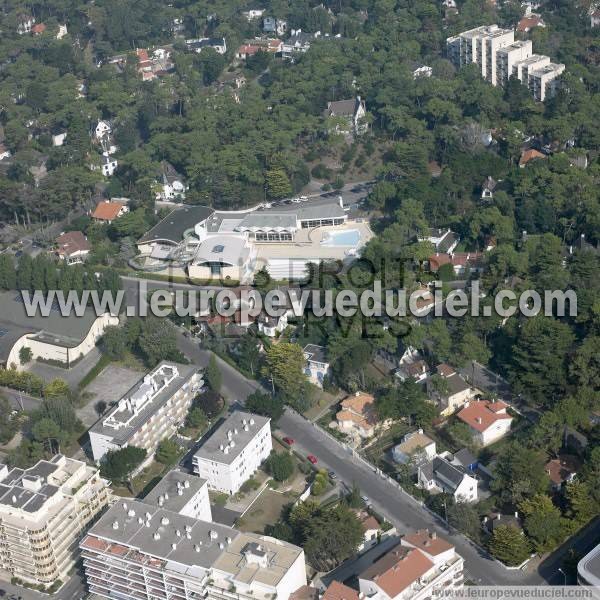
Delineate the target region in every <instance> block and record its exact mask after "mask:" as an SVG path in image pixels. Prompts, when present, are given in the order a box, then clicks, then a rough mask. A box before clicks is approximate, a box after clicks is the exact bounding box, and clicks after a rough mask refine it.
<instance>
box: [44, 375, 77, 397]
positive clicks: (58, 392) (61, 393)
mask: <svg viewBox="0 0 600 600" xmlns="http://www.w3.org/2000/svg"><path fill="white" fill-rule="evenodd" d="M70 394H71V390H70V388H69V384H68V383H67V382H66V381H65V380H64V379H58V378H57V379H53V380H52V381H51V382H50V383H49V384H48V385H47V386H46V387H45V388H44V396H45V397H46V398H68V397H69V395H70Z"/></svg>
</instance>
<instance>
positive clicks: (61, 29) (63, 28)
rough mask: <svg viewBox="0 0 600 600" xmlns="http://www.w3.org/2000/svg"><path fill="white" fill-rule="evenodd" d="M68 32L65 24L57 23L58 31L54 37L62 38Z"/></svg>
mask: <svg viewBox="0 0 600 600" xmlns="http://www.w3.org/2000/svg"><path fill="white" fill-rule="evenodd" d="M67 33H68V30H67V26H66V25H59V26H58V31H57V33H56V39H57V40H62V39H63V38H64V37H65V36H66V35H67Z"/></svg>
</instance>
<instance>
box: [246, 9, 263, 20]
mask: <svg viewBox="0 0 600 600" xmlns="http://www.w3.org/2000/svg"><path fill="white" fill-rule="evenodd" d="M242 14H243V15H244V17H246V19H247V20H248V21H255V20H256V19H260V18H261V17H262V16H263V15H264V14H265V9H264V8H252V9H250V10H245V11H244V12H243V13H242Z"/></svg>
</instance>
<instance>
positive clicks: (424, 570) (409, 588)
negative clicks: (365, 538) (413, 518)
mask: <svg viewBox="0 0 600 600" xmlns="http://www.w3.org/2000/svg"><path fill="white" fill-rule="evenodd" d="M463 570H464V561H463V558H462V557H461V556H460V555H459V554H458V553H457V552H456V550H455V548H454V546H453V545H452V544H450V543H449V542H447V541H446V540H444V539H442V538H440V537H438V536H437V534H436V533H435V532H432V533H430V532H429V531H428V530H426V529H423V530H421V531H417V532H416V533H414V534H412V535H406V536H404V537H403V538H402V539H401V540H400V543H399V544H398V545H397V546H395V547H394V548H392V550H390V551H389V552H388V553H387V554H384V555H383V556H382V557H381V558H380V559H379V560H377V561H375V562H374V563H373V564H372V565H371V566H370V567H369V568H368V569H367V570H366V571H364V572H363V573H361V574H360V575H359V585H360V592H361V594H363V595H364V597H368V598H370V599H372V600H408V599H409V598H410V599H411V600H425V599H427V598H434V597H435V596H436V595H441V594H442V593H443V594H444V595H446V594H449V592H450V590H452V589H461V588H462V587H463V582H464V576H463Z"/></svg>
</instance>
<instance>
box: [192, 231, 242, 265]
mask: <svg viewBox="0 0 600 600" xmlns="http://www.w3.org/2000/svg"><path fill="white" fill-rule="evenodd" d="M240 235H241V234H240ZM249 255H250V248H249V247H248V245H247V243H246V240H245V239H244V238H243V237H236V236H233V235H222V236H214V237H209V238H207V239H206V240H204V241H203V242H202V244H201V245H200V247H199V248H198V249H197V250H196V254H195V255H194V264H195V265H201V264H203V263H222V264H225V265H233V266H241V265H243V264H244V263H245V262H246V260H247V258H248V256H249Z"/></svg>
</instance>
